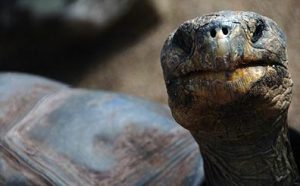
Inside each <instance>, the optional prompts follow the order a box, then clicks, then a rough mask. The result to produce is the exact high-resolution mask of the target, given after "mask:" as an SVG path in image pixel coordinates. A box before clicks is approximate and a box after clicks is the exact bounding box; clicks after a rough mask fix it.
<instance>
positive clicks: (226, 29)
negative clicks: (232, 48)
mask: <svg viewBox="0 0 300 186" xmlns="http://www.w3.org/2000/svg"><path fill="white" fill-rule="evenodd" d="M222 32H223V34H224V35H227V34H228V28H226V27H223V28H222Z"/></svg>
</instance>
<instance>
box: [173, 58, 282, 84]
mask: <svg viewBox="0 0 300 186" xmlns="http://www.w3.org/2000/svg"><path fill="white" fill-rule="evenodd" d="M268 68H273V69H275V68H283V69H285V70H286V69H287V68H286V66H284V65H283V64H282V63H280V62H265V61H257V62H247V63H245V64H241V65H238V66H237V67H235V68H234V69H224V70H207V69H205V70H201V69H200V70H195V71H191V72H188V73H186V74H182V76H180V77H178V78H181V79H198V80H202V81H207V82H214V81H216V82H234V81H238V80H240V79H243V78H244V79H245V78H246V79H247V78H248V79H249V78H254V79H256V78H258V77H260V76H262V75H263V74H262V69H268Z"/></svg>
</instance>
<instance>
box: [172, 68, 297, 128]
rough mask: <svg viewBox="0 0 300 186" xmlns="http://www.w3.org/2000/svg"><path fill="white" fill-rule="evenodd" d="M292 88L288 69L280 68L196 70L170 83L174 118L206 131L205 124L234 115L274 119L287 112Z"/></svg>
mask: <svg viewBox="0 0 300 186" xmlns="http://www.w3.org/2000/svg"><path fill="white" fill-rule="evenodd" d="M291 87H292V80H291V79H290V75H289V73H288V72H287V70H286V68H284V67H282V66H277V65H273V66H268V65H267V66H248V67H241V68H237V69H235V70H233V71H216V72H213V71H196V72H193V73H190V74H186V75H184V76H180V77H178V78H176V79H174V80H172V81H170V82H169V83H168V84H167V90H168V94H169V105H170V107H171V110H172V113H173V116H174V118H175V119H176V120H177V122H179V123H181V124H182V126H184V127H185V128H188V129H191V127H197V128H198V127H199V126H200V127H201V126H203V127H204V128H206V129H207V125H205V126H204V125H203V123H210V122H212V123H214V122H216V119H215V118H218V119H220V118H222V119H226V117H236V116H235V114H238V115H243V114H245V115H251V114H253V115H257V114H259V115H263V116H264V117H265V118H266V119H268V118H273V117H274V116H276V115H278V114H279V113H282V112H284V111H286V110H287V109H288V107H289V104H290V102H291V90H292V89H291ZM220 113H222V115H223V116H222V117H220ZM250 113H251V114H250Z"/></svg>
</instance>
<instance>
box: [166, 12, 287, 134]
mask: <svg viewBox="0 0 300 186" xmlns="http://www.w3.org/2000/svg"><path fill="white" fill-rule="evenodd" d="M286 48H287V46H286V38H285V35H284V33H283V32H282V31H281V30H280V29H279V27H278V26H277V24H276V23H275V22H274V21H272V20H271V19H269V18H267V17H264V16H261V15H259V14H256V13H253V12H232V11H221V12H216V13H213V14H209V15H205V16H202V17H197V18H195V19H193V20H189V21H187V22H185V23H183V24H182V25H180V27H179V28H178V29H177V30H175V31H174V32H173V33H172V34H171V35H170V36H169V37H168V39H167V40H166V42H165V44H164V47H163V49H162V53H161V65H162V68H163V73H164V79H165V83H166V87H167V91H168V95H169V105H170V107H171V110H172V114H173V116H174V118H175V119H176V121H177V122H178V123H180V124H181V125H182V126H183V127H185V128H187V129H189V130H195V129H197V130H198V129H201V130H204V131H209V132H211V133H213V132H216V133H218V132H220V127H221V125H220V122H221V123H222V122H223V121H224V122H227V123H228V122H229V123H231V126H232V127H236V126H234V124H233V123H234V122H235V121H236V120H237V117H238V118H241V119H244V120H245V121H244V122H245V123H248V121H249V122H250V121H252V120H254V119H255V121H257V125H256V126H247V127H250V128H251V127H252V128H257V127H261V126H259V125H260V123H261V124H262V123H266V121H271V120H274V118H277V116H278V115H280V114H282V113H285V112H286V111H287V109H288V107H289V104H290V102H291V88H292V80H291V78H290V75H289V73H288V71H287V52H286ZM241 115H243V116H244V117H239V116H241ZM267 129H269V126H268V127H266V130H267ZM234 132H236V131H234ZM235 134H236V133H235Z"/></svg>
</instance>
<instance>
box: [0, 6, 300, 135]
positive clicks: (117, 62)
mask: <svg viewBox="0 0 300 186" xmlns="http://www.w3.org/2000/svg"><path fill="white" fill-rule="evenodd" d="M219 10H246V11H255V12H257V13H260V14H262V15H265V16H268V17H270V18H272V19H273V20H275V21H276V22H277V23H278V24H279V25H280V27H281V28H282V29H283V30H284V31H285V33H286V35H287V38H288V53H289V67H290V71H291V73H292V77H293V80H294V97H293V103H292V106H291V108H290V117H289V120H290V124H291V125H293V126H296V125H298V128H299V129H300V121H299V119H300V63H299V60H300V59H299V52H300V50H299V49H300V32H299V28H300V21H299V19H300V1H299V0H285V1H282V0H272V1H266V0H265V1H262V0H249V1H241V0H222V1H217V0H186V1H182V0H1V1H0V35H1V37H0V70H1V71H2V72H3V71H18V72H26V73H31V74H38V75H41V76H44V77H48V78H51V79H55V80H57V81H60V82H64V83H67V84H70V85H71V86H74V87H82V88H89V89H104V90H110V91H116V92H122V93H126V94H130V95H134V96H139V97H142V98H144V99H148V100H153V101H156V102H161V103H167V94H166V89H165V86H164V82H163V76H162V70H161V67H160V50H161V48H162V45H163V43H164V41H165V39H166V38H167V36H168V35H169V33H170V32H172V31H173V30H174V29H176V28H177V27H178V26H179V25H180V24H181V23H182V22H184V21H186V20H188V19H191V18H194V17H197V16H200V15H203V14H207V13H209V12H213V11H219Z"/></svg>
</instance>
